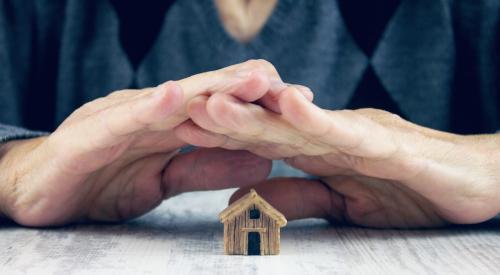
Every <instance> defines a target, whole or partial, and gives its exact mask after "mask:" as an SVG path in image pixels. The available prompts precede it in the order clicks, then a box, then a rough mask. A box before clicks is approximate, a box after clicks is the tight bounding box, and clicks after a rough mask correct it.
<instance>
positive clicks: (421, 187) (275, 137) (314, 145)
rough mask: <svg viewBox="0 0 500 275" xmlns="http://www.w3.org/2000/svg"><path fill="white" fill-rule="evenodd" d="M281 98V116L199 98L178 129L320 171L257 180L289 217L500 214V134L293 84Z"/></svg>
mask: <svg viewBox="0 0 500 275" xmlns="http://www.w3.org/2000/svg"><path fill="white" fill-rule="evenodd" d="M277 102H278V105H279V110H280V112H281V114H278V113H276V112H271V111H269V110H267V109H266V108H263V107H261V106H258V105H256V104H251V103H246V102H242V101H241V100H239V99H237V98H235V97H233V96H231V95H227V94H216V95H213V96H210V97H207V96H203V95H202V96H198V97H196V98H194V99H193V100H191V101H190V103H189V105H188V114H189V116H190V117H191V120H189V121H186V122H184V123H183V124H182V125H181V126H180V127H178V128H177V129H176V133H177V136H178V137H179V138H180V139H183V140H185V141H186V142H189V143H192V144H195V145H197V146H203V147H222V148H227V149H232V150H239V149H245V150H249V151H251V152H253V153H255V154H257V155H260V156H263V157H265V158H269V159H282V158H283V159H285V161H286V162H287V163H288V164H289V165H291V166H293V167H296V168H298V169H300V170H303V171H305V172H307V173H310V174H312V175H316V176H318V178H319V179H318V180H308V179H298V178H279V179H273V180H270V181H264V182H262V183H260V184H257V185H255V186H253V187H252V188H255V189H256V190H257V192H258V193H260V194H261V195H262V196H263V197H264V198H266V199H267V200H268V201H270V202H271V204H273V205H275V206H276V207H277V208H278V209H279V210H281V211H282V212H283V213H284V214H285V215H286V216H287V218H289V219H300V218H307V217H319V218H326V219H328V220H330V221H332V222H337V223H349V224H356V225H362V226H370V227H382V228H384V227H391V228H409V227H436V226H443V225H445V224H448V223H461V224H467V223H478V222H482V221H485V220H488V219H490V218H492V217H494V216H495V215H497V214H498V213H499V209H500V207H499V203H498V196H499V194H500V187H499V179H500V175H498V172H497V170H498V169H496V168H497V167H499V164H500V163H499V161H498V160H499V159H500V158H499V153H498V145H499V144H500V142H499V138H498V135H489V136H486V135H485V136H458V135H453V134H449V133H444V132H439V131H435V130H431V129H427V128H424V127H421V126H418V125H415V124H412V123H410V122H408V121H405V120H403V119H402V118H400V117H398V116H396V115H393V114H390V113H388V112H385V111H381V110H375V109H360V110H342V111H330V110H323V109H321V108H319V107H317V106H315V105H314V104H312V103H311V102H310V101H309V100H307V99H306V98H305V97H304V96H302V95H301V93H300V92H299V90H298V89H297V88H296V87H294V86H291V87H289V88H287V89H286V90H285V91H283V92H282V93H280V95H279V97H278V98H277ZM249 188H250V187H245V188H242V189H241V190H239V191H237V192H236V193H235V194H234V195H233V197H232V198H231V201H234V200H235V199H237V198H239V197H240V196H242V195H244V194H245V193H246V192H248V189H249Z"/></svg>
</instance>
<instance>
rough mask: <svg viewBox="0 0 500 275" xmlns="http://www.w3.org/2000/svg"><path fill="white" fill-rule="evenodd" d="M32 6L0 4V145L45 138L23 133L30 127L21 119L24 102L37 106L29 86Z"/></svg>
mask: <svg viewBox="0 0 500 275" xmlns="http://www.w3.org/2000/svg"><path fill="white" fill-rule="evenodd" d="M34 2H35V1H28V0H20V1H0V145H1V143H3V142H7V141H10V140H15V139H26V138H34V137H39V136H42V135H45V134H47V133H44V132H39V131H31V130H28V129H26V128H29V127H30V126H29V125H25V116H24V115H25V114H24V113H25V112H26V111H27V110H26V109H28V108H26V104H25V103H24V102H26V100H28V99H30V100H32V102H37V100H36V99H34V97H33V93H30V91H35V89H32V88H31V87H32V86H30V85H29V84H30V83H32V81H31V78H30V76H31V75H32V73H33V71H32V68H33V67H34V64H35V60H36V58H35V57H34V54H33V52H34V50H33V47H34V46H33V45H35V42H34V37H36V36H35V35H33V34H34V33H35V30H34V29H33V27H34V26H35V24H34V23H33V22H34V21H33V20H35V19H36V16H34V9H33V3H34ZM37 84H38V83H37Z"/></svg>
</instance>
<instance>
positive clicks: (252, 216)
mask: <svg viewBox="0 0 500 275" xmlns="http://www.w3.org/2000/svg"><path fill="white" fill-rule="evenodd" d="M250 219H252V220H258V219H260V211H259V209H252V210H250Z"/></svg>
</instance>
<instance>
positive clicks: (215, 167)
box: [162, 148, 272, 197]
mask: <svg viewBox="0 0 500 275" xmlns="http://www.w3.org/2000/svg"><path fill="white" fill-rule="evenodd" d="M271 165H272V163H271V161H270V160H266V159H263V158H260V157H258V156H256V155H254V154H252V153H249V152H247V151H229V150H224V149H219V148H217V149H198V150H196V151H193V152H190V153H187V154H181V155H178V156H176V157H175V158H174V159H172V161H171V162H170V164H169V165H168V167H167V169H166V171H165V173H164V175H163V179H162V181H163V184H164V186H165V190H166V197H170V196H174V195H176V194H179V193H182V192H188V191H196V190H216V189H224V188H230V187H242V186H247V185H251V184H255V183H257V182H259V181H262V180H264V179H266V178H267V176H268V175H269V173H270V171H271Z"/></svg>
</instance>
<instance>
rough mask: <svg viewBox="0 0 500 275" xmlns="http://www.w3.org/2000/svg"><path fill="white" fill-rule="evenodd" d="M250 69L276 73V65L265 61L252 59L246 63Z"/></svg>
mask: <svg viewBox="0 0 500 275" xmlns="http://www.w3.org/2000/svg"><path fill="white" fill-rule="evenodd" d="M245 63H246V64H247V65H248V66H249V67H251V68H254V69H261V70H266V71H276V68H275V67H274V65H273V64H272V63H271V62H269V61H267V60H265V59H251V60H248V61H247V62H245Z"/></svg>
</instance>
